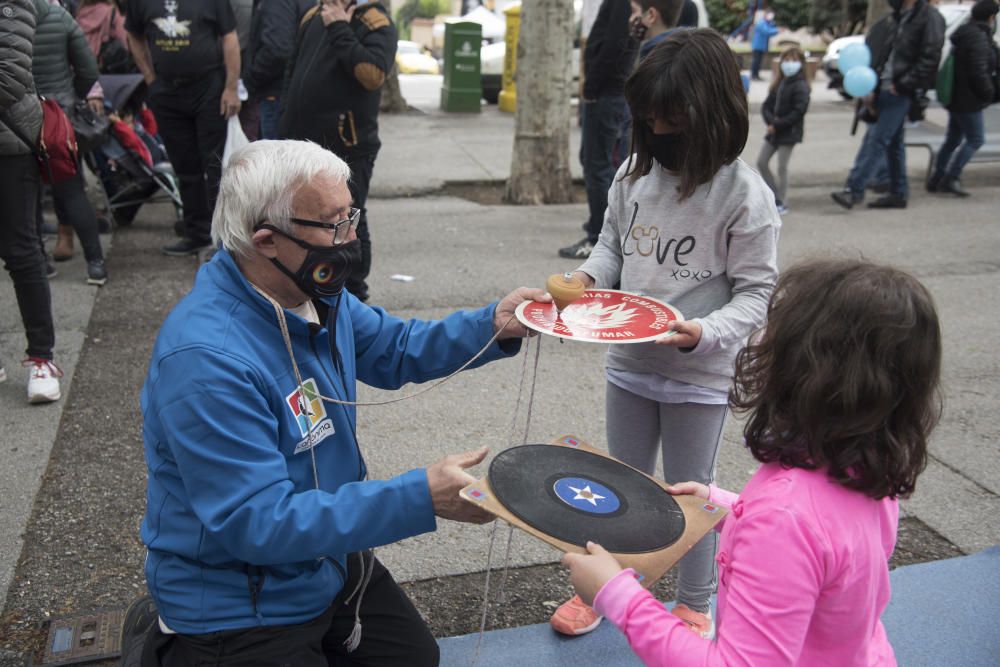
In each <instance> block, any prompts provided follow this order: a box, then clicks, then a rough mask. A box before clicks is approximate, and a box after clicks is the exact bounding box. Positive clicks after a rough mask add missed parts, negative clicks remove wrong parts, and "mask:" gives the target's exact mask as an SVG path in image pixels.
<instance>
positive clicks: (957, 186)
mask: <svg viewBox="0 0 1000 667" xmlns="http://www.w3.org/2000/svg"><path fill="white" fill-rule="evenodd" d="M938 192H948V193H950V194H953V195H955V196H956V197H968V196H969V192H968V191H967V190H964V189H962V184H961V183H960V182H959V180H958V179H957V178H946V179H944V180H943V181H941V185H939V186H938Z"/></svg>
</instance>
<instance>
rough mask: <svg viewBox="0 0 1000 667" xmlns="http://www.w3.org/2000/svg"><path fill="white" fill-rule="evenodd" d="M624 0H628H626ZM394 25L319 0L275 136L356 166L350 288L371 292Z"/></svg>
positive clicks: (356, 8) (373, 8)
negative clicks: (357, 213) (372, 203)
mask: <svg viewBox="0 0 1000 667" xmlns="http://www.w3.org/2000/svg"><path fill="white" fill-rule="evenodd" d="M623 1H624V0H623ZM397 38H398V33H397V32H396V26H395V24H393V22H392V19H391V18H390V17H389V11H388V10H387V9H386V8H385V7H383V6H382V4H381V3H379V2H370V3H366V4H355V3H354V0H322V4H320V5H317V6H316V7H315V8H313V9H311V10H309V12H307V13H306V15H305V16H304V17H303V19H302V25H301V27H300V28H299V33H298V40H297V42H296V44H295V50H294V52H293V53H292V57H291V60H290V61H289V63H288V71H287V74H286V76H285V86H284V92H283V93H282V95H281V102H282V107H281V108H282V111H281V120H280V121H279V123H278V135H279V136H280V137H281V138H282V139H306V140H309V141H314V142H316V143H317V144H319V145H320V146H323V147H324V148H327V149H329V150H331V151H333V152H334V153H336V154H337V155H338V156H339V157H341V158H342V159H343V160H344V161H346V162H347V164H348V166H349V167H350V168H351V181H350V183H349V186H350V189H351V196H352V197H353V198H354V206H355V208H358V209H361V221H360V222H359V223H358V229H357V233H358V239H359V240H360V241H361V264H360V265H359V266H358V268H357V270H356V271H355V272H354V273H353V274H352V275H351V277H350V278H349V279H348V281H347V289H348V291H350V292H351V294H353V295H354V296H356V297H358V298H359V299H361V300H362V301H366V300H367V299H368V283H367V282H366V278H367V277H368V273H369V272H370V271H371V265H372V244H371V235H370V233H369V231H368V212H367V210H366V208H365V201H366V200H367V199H368V187H369V185H370V184H371V178H372V171H373V170H374V168H375V158H376V156H377V155H378V150H379V148H380V147H381V146H382V142H381V141H379V138H378V111H379V101H380V100H381V98H382V84H383V83H384V82H385V77H386V75H387V74H388V72H389V70H390V69H391V68H392V65H393V63H394V62H395V60H396V40H397Z"/></svg>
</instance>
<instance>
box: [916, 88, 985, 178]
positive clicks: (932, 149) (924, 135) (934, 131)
mask: <svg viewBox="0 0 1000 667" xmlns="http://www.w3.org/2000/svg"><path fill="white" fill-rule="evenodd" d="M983 125H984V126H985V128H986V132H985V135H984V137H983V138H984V143H983V145H982V147H981V148H980V149H979V150H978V151H976V154H975V155H973V156H972V160H970V162H975V163H981V162H1000V105H996V104H994V105H993V106H990V107H987V108H986V110H985V111H983ZM991 129H992V130H993V131H992V132H991V131H990V130H991ZM946 131H947V128H945V127H941V126H940V125H937V124H935V123H930V122H928V121H926V120H924V121H921V122H920V123H917V125H916V127H907V128H906V141H905V142H904V143H905V144H906V145H907V146H917V147H920V148H926V149H927V152H928V159H927V176H926V178H928V179H929V178H930V177H931V174H932V173H933V171H934V162H935V160H937V155H938V152H939V151H940V150H941V146H942V144H944V136H945V133H946Z"/></svg>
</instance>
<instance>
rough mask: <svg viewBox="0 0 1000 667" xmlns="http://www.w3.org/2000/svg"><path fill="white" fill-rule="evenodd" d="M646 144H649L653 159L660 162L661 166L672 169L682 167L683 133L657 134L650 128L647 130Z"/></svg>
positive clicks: (675, 169)
mask: <svg viewBox="0 0 1000 667" xmlns="http://www.w3.org/2000/svg"><path fill="white" fill-rule="evenodd" d="M646 145H647V146H649V153H650V155H652V156H653V159H654V160H656V161H657V162H659V163H660V166H661V167H663V168H664V169H669V170H670V171H678V170H680V168H681V160H682V158H683V155H681V145H682V143H681V135H680V134H679V133H676V132H675V133H673V134H656V133H655V132H653V131H652V130H650V129H647V130H646Z"/></svg>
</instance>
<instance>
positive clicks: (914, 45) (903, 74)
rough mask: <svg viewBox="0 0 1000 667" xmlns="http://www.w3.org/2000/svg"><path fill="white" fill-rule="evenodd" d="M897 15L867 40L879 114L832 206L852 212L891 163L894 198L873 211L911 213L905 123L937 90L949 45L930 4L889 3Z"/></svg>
mask: <svg viewBox="0 0 1000 667" xmlns="http://www.w3.org/2000/svg"><path fill="white" fill-rule="evenodd" d="M889 5H890V6H891V7H892V12H891V13H890V14H888V15H886V16H885V17H883V18H882V19H881V20H880V21H879V22H878V23H876V24H875V25H873V26H872V28H871V30H870V31H869V32H868V36H867V37H866V38H865V43H866V44H867V45H868V48H869V49H870V50H871V54H872V69H874V70H875V72H876V74H877V75H878V79H879V84H878V88H877V89H876V91H875V92H874V93H872V94H871V95H867V96H865V98H864V101H865V104H866V105H868V106H869V107H872V108H874V109H876V110H877V112H878V120H876V121H875V123H874V124H872V126H871V127H870V128H869V130H868V132H867V133H866V135H865V140H864V142H863V143H862V144H861V148H859V149H858V154H857V156H856V157H855V159H854V166H853V168H852V169H851V173H850V175H849V176H848V177H847V187H846V188H845V189H844V190H843V191H840V192H834V193H831V195H830V196H831V198H832V199H833V201H835V202H837V204H839V205H840V206H842V207H844V208H846V209H851V208H853V207H854V205H855V204H858V203H860V202H861V201H863V200H864V196H865V188H866V187H867V186H868V184H869V182H870V181H871V179H872V176H874V174H875V173H876V171H877V170H878V168H879V166H880V164H881V162H882V161H883V160H885V159H888V162H889V180H890V186H889V194H887V195H885V196H884V197H881V198H879V199H876V200H875V201H873V202H870V203H869V204H868V208H906V200H907V198H908V197H909V195H910V191H909V184H908V183H907V180H906V150H905V147H904V146H905V129H904V123H905V122H906V119H907V116H908V115H909V113H910V107H911V105H912V104H913V101H914V99H915V98H917V97H920V96H922V95H923V93H924V91H926V90H929V89H931V88H933V87H934V82H935V78H936V74H937V69H938V62H939V61H940V59H941V47H942V46H943V45H944V27H945V26H944V18H943V17H942V16H941V13H940V12H939V11H938V10H937V8H935V7H933V6H931V5H930V4H929V3H928V2H927V0H889Z"/></svg>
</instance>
